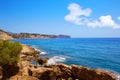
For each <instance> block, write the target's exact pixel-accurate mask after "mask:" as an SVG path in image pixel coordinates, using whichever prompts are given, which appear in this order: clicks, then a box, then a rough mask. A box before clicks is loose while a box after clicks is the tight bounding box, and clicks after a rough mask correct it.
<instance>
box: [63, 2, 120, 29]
mask: <svg viewBox="0 0 120 80" xmlns="http://www.w3.org/2000/svg"><path fill="white" fill-rule="evenodd" d="M68 10H69V11H70V13H69V14H67V15H66V16H65V17H64V19H65V20H66V21H68V22H71V23H74V24H76V25H80V26H81V25H85V26H88V27H111V28H114V29H116V28H120V24H117V23H115V21H114V20H113V19H112V16H111V15H107V16H100V17H99V18H98V19H96V20H90V19H89V18H88V17H90V14H91V11H92V10H91V9H90V8H86V9H82V7H81V6H80V5H78V4H76V3H71V4H69V6H68ZM118 20H120V17H118Z"/></svg>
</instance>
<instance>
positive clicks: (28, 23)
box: [0, 0, 120, 37]
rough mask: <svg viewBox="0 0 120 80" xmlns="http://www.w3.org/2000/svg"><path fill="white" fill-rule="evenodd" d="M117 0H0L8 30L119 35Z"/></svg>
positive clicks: (1, 20)
mask: <svg viewBox="0 0 120 80" xmlns="http://www.w3.org/2000/svg"><path fill="white" fill-rule="evenodd" d="M119 8H120V0H0V29H3V30H5V31H8V32H15V33H20V32H28V33H40V34H56V35H58V34H66V35H70V36H72V37H120V9H119Z"/></svg>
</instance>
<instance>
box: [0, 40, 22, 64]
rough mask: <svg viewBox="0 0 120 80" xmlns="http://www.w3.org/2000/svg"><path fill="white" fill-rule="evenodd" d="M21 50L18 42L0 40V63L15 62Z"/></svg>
mask: <svg viewBox="0 0 120 80" xmlns="http://www.w3.org/2000/svg"><path fill="white" fill-rule="evenodd" d="M21 50H22V46H21V44H20V43H18V42H10V41H0V65H14V64H17V63H18V60H19V55H20V51H21Z"/></svg>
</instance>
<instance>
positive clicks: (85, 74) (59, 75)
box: [0, 44, 116, 80]
mask: <svg viewBox="0 0 120 80" xmlns="http://www.w3.org/2000/svg"><path fill="white" fill-rule="evenodd" d="M22 47H23V49H22V51H21V54H20V61H19V62H18V67H19V71H18V73H17V74H15V75H14V76H11V77H10V78H9V79H7V80H116V76H115V75H114V74H113V73H112V72H108V71H105V70H100V69H91V68H88V67H84V66H78V65H70V66H68V65H66V64H63V63H59V64H55V65H47V61H48V58H43V57H40V56H39V54H40V53H41V51H38V50H36V49H34V48H32V47H30V46H28V45H24V44H22ZM31 61H34V63H35V64H31ZM13 72H14V71H13ZM0 78H2V68H0Z"/></svg>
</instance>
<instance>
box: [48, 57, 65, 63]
mask: <svg viewBox="0 0 120 80" xmlns="http://www.w3.org/2000/svg"><path fill="white" fill-rule="evenodd" d="M65 60H66V57H65V56H54V57H51V58H50V59H49V60H48V61H47V65H54V64H57V63H61V62H64V61H65Z"/></svg>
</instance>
